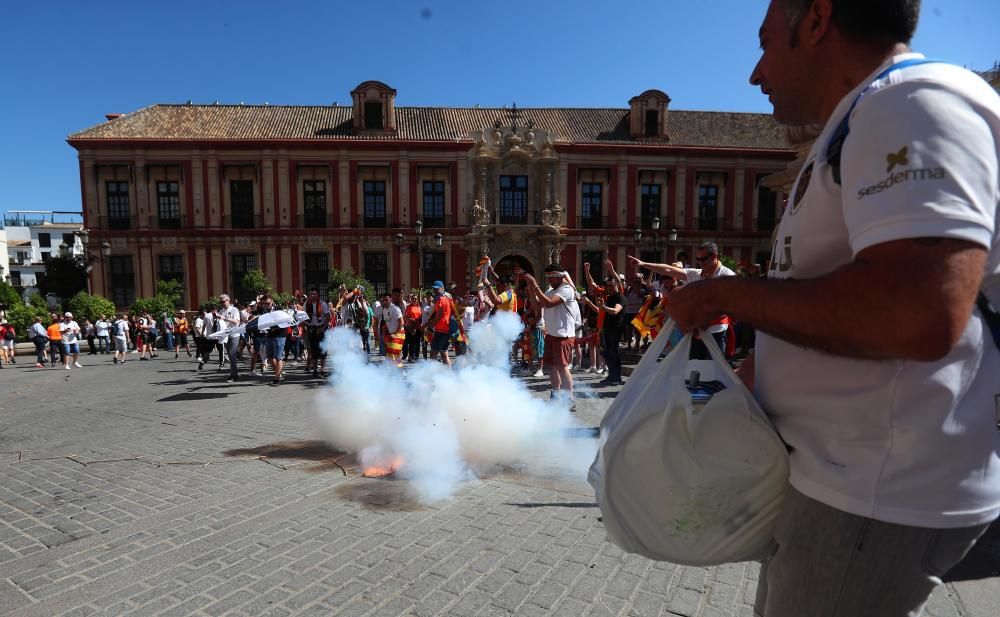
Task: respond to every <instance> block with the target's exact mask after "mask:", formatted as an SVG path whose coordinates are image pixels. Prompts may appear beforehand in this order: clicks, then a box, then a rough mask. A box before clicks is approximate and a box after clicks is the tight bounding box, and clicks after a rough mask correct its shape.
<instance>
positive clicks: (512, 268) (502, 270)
mask: <svg viewBox="0 0 1000 617" xmlns="http://www.w3.org/2000/svg"><path fill="white" fill-rule="evenodd" d="M493 269H494V270H496V272H497V274H498V275H500V276H503V277H510V278H511V279H513V278H514V275H515V274H516V273H517V272H518V271H519V270H520V271H523V272H527V273H528V274H530V275H532V276H534V275H535V269H534V268H533V267H532V265H531V262H530V261H528V260H527V259H525V258H524V257H521V256H520V255H507V256H506V257H504V258H503V259H501V260H500V261H498V262H497V263H496V265H495V266H493Z"/></svg>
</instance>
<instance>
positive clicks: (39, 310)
mask: <svg viewBox="0 0 1000 617" xmlns="http://www.w3.org/2000/svg"><path fill="white" fill-rule="evenodd" d="M35 317H41V318H42V323H43V324H44V325H46V326H48V325H49V323H50V322H49V310H48V308H46V307H44V306H37V305H34V304H25V303H24V302H21V303H18V304H16V305H14V306H13V307H11V308H9V309H7V321H9V322H10V323H11V324H12V325H13V326H14V332H15V333H16V335H17V338H18V340H22V341H23V340H27V334H28V328H30V327H31V324H33V323H35Z"/></svg>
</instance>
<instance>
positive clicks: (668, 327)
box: [629, 319, 677, 381]
mask: <svg viewBox="0 0 1000 617" xmlns="http://www.w3.org/2000/svg"><path fill="white" fill-rule="evenodd" d="M676 327H677V324H675V323H674V320H673V319H667V322H666V323H665V324H663V329H661V330H660V333H659V334H657V335H656V338H655V339H653V342H652V343H651V344H650V345H649V347H648V348H647V349H646V352H645V353H644V354H643V355H642V358H640V359H639V363H638V364H636V365H635V368H634V369H632V376H631V377H630V378H629V381H632V380H634V379H639V380H641V379H644V378H646V377H649V375H648V374H647V373H653V372H655V370H656V362H657V358H659V357H660V354H662V353H663V350H664V349H665V348H666V347H667V345H668V344H669V343H670V334H671V332H673V330H674V329H675V328H676ZM670 351H671V352H673V349H671V350H670Z"/></svg>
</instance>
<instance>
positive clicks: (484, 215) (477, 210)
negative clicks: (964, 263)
mask: <svg viewBox="0 0 1000 617" xmlns="http://www.w3.org/2000/svg"><path fill="white" fill-rule="evenodd" d="M471 214H472V224H473V225H475V226H476V227H486V226H487V225H489V224H490V211H489V210H487V209H486V208H484V207H483V206H481V205H479V200H478V199H476V200H475V201H473V202H472V212H471Z"/></svg>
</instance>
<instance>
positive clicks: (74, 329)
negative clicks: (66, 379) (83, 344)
mask: <svg viewBox="0 0 1000 617" xmlns="http://www.w3.org/2000/svg"><path fill="white" fill-rule="evenodd" d="M59 333H60V334H62V346H63V367H64V368H65V369H66V370H67V371H68V370H70V367H69V355H70V354H73V366H75V367H76V368H83V366H81V365H80V363H79V362H78V360H79V359H80V324H78V323H76V322H75V321H73V313H70V312H66V313H64V314H63V320H62V323H61V324H59Z"/></svg>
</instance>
